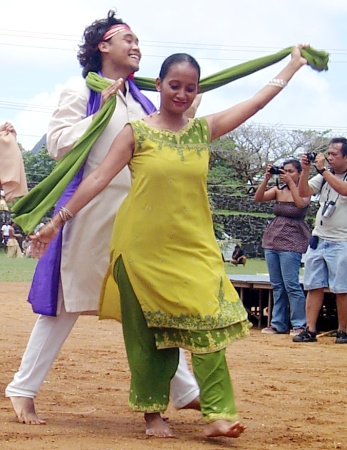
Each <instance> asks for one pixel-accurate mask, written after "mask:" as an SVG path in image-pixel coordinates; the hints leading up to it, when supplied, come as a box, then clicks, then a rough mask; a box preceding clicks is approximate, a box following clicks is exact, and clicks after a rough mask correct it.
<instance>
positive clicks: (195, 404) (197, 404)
mask: <svg viewBox="0 0 347 450" xmlns="http://www.w3.org/2000/svg"><path fill="white" fill-rule="evenodd" d="M179 409H196V410H197V411H200V397H199V396H197V397H195V398H194V400H192V401H191V402H189V403H188V404H187V405H185V406H182V408H179Z"/></svg>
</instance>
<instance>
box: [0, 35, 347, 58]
mask: <svg viewBox="0 0 347 450" xmlns="http://www.w3.org/2000/svg"><path fill="white" fill-rule="evenodd" d="M0 36H3V37H14V38H16V37H18V38H21V39H23V38H28V39H39V40H40V41H41V42H42V40H44V41H47V40H50V41H58V42H59V41H61V42H64V43H66V42H70V43H71V44H74V46H73V47H69V48H62V47H51V46H43V45H42V44H41V45H32V44H23V41H22V40H21V42H20V43H18V44H16V43H14V42H10V43H9V42H0V45H3V46H11V47H21V48H23V47H24V48H36V49H41V50H42V49H46V50H58V51H75V50H76V49H75V47H76V45H79V43H80V42H81V39H80V37H78V36H77V35H63V34H57V33H43V32H35V31H22V30H10V29H0ZM140 46H141V47H142V48H145V47H155V48H156V49H157V48H172V47H175V48H189V49H190V50H193V49H194V50H204V51H213V52H215V51H216V50H218V51H219V52H234V53H235V52H243V53H250V52H252V53H266V52H276V51H279V50H281V49H280V48H279V47H265V46H262V47H261V46H250V45H227V44H210V43H196V42H194V43H191V42H177V41H146V40H144V41H141V43H140ZM327 51H328V52H329V53H330V55H334V56H346V55H347V49H343V48H342V49H327ZM144 56H147V57H153V58H163V57H165V55H151V54H144ZM202 59H211V60H235V61H241V60H242V59H239V58H215V57H214V58H202ZM346 62H347V60H342V61H341V60H340V61H339V60H332V59H331V58H330V63H346Z"/></svg>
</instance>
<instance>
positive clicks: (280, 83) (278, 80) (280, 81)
mask: <svg viewBox="0 0 347 450" xmlns="http://www.w3.org/2000/svg"><path fill="white" fill-rule="evenodd" d="M287 84H288V82H287V81H286V80H283V79H282V78H273V79H272V80H270V81H269V82H268V86H274V87H278V88H280V89H283V88H285V87H286V86H287Z"/></svg>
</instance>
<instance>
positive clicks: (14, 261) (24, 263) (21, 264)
mask: <svg viewBox="0 0 347 450" xmlns="http://www.w3.org/2000/svg"><path fill="white" fill-rule="evenodd" d="M36 264H37V259H32V258H25V257H23V258H7V256H6V254H5V253H4V252H3V251H0V281H31V279H32V276H33V274H34V270H35V267H36ZM225 270H226V272H227V273H230V274H253V275H256V274H267V273H268V270H267V266H266V261H265V259H258V258H249V259H247V263H246V265H245V267H243V266H242V265H238V266H234V265H233V264H230V263H225Z"/></svg>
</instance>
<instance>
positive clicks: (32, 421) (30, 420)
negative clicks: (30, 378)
mask: <svg viewBox="0 0 347 450" xmlns="http://www.w3.org/2000/svg"><path fill="white" fill-rule="evenodd" d="M10 400H11V403H12V408H13V409H14V412H15V414H16V416H17V419H18V421H19V422H20V423H25V424H27V425H45V424H46V421H45V420H43V419H40V418H39V417H38V415H37V414H36V411H35V405H34V399H32V398H29V397H10Z"/></svg>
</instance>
